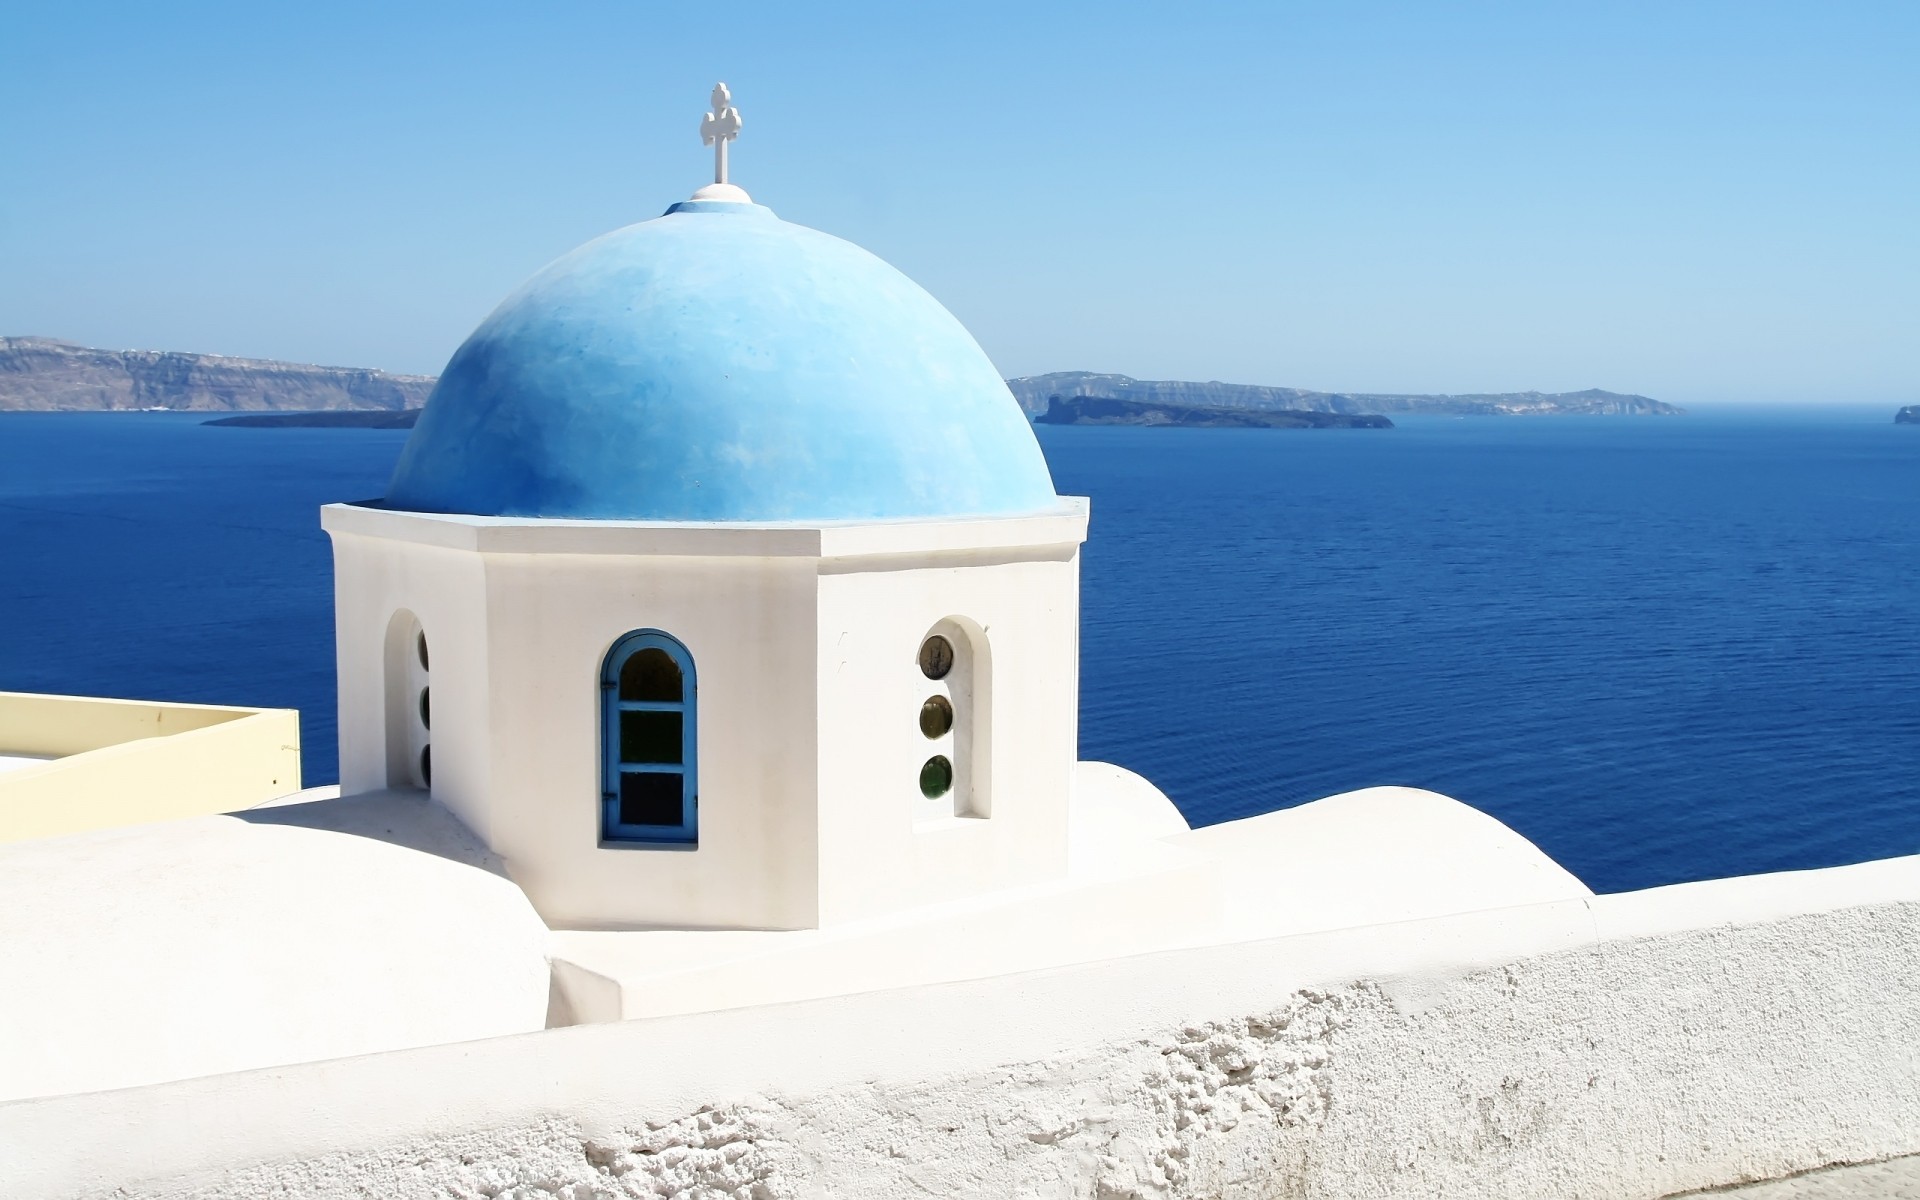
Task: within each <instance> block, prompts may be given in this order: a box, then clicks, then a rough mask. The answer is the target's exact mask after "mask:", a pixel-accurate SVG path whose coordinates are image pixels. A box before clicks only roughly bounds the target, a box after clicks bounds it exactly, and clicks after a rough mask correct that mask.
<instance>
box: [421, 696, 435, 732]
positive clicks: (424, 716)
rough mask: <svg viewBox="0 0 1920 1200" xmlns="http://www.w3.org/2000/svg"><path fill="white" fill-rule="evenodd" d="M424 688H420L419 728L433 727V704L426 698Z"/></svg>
mask: <svg viewBox="0 0 1920 1200" xmlns="http://www.w3.org/2000/svg"><path fill="white" fill-rule="evenodd" d="M427 690H428V689H426V688H421V689H420V728H422V729H432V728H433V704H432V703H431V702H430V701H429V700H428V699H427Z"/></svg>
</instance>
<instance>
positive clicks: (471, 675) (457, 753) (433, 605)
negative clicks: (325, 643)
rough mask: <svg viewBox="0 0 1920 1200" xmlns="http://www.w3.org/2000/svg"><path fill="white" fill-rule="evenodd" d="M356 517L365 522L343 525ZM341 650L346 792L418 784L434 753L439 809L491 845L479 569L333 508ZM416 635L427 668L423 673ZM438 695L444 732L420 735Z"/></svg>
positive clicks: (436, 709) (369, 516)
mask: <svg viewBox="0 0 1920 1200" xmlns="http://www.w3.org/2000/svg"><path fill="white" fill-rule="evenodd" d="M341 512H345V513H347V514H349V515H350V516H353V517H358V518H359V519H360V520H359V522H358V523H347V524H343V523H342V522H341V521H340V520H338V519H337V518H334V514H336V513H341ZM322 517H323V524H325V525H326V527H327V530H328V532H329V533H330V534H331V535H332V537H333V571H334V646H335V651H334V653H335V665H336V674H337V677H338V684H337V686H338V692H339V726H340V788H341V791H342V793H343V794H346V795H354V794H357V793H362V792H374V791H380V790H382V789H385V788H388V787H394V786H412V785H413V784H414V783H415V782H416V781H417V780H418V779H419V777H420V773H419V758H420V754H419V752H420V750H421V749H423V748H425V747H427V746H429V745H430V746H431V747H432V748H433V755H432V776H433V778H432V786H431V787H430V788H427V789H425V790H427V791H430V792H431V793H432V795H433V797H434V799H436V800H438V801H439V802H440V803H442V804H444V805H446V806H447V807H448V808H449V809H451V810H452V811H453V812H455V813H456V814H457V815H459V817H460V818H461V819H462V820H463V821H465V822H466V823H467V825H468V827H469V828H471V829H472V830H473V831H474V832H475V833H477V834H480V835H481V836H482V837H485V836H486V824H487V814H486V812H485V808H484V804H483V802H482V797H483V796H484V795H485V794H486V786H487V782H486V774H485V772H486V759H485V756H484V755H483V754H480V753H476V751H478V750H479V749H481V748H483V747H484V746H485V745H486V738H487V734H486V721H487V714H488V695H489V687H488V682H487V656H486V645H487V628H488V624H487V611H486V591H485V575H484V573H483V571H482V569H481V563H480V561H479V560H478V559H477V558H476V557H474V556H473V555H470V554H463V553H461V552H460V551H458V550H457V549H454V548H450V547H447V546H441V545H433V544H423V543H420V542H414V541H405V540H396V539H391V538H386V537H380V536H368V534H369V533H373V532H377V531H379V530H380V529H381V528H382V527H383V525H382V522H381V519H382V518H386V519H387V520H388V521H391V520H392V519H393V515H392V514H385V513H379V512H374V511H370V510H361V509H353V508H350V507H348V506H345V505H330V506H328V507H327V508H326V509H323V510H322ZM415 626H417V632H418V634H419V636H420V637H423V638H425V640H426V644H427V651H428V662H429V664H430V666H429V667H427V668H424V669H423V668H421V667H420V666H419V662H418V658H417V653H418V643H417V641H414V640H413V639H411V638H409V637H408V636H407V630H408V629H409V628H412V627H415ZM419 686H431V688H432V707H433V721H432V724H433V728H432V729H430V730H427V729H412V728H409V727H408V726H407V722H409V721H411V720H412V719H413V706H414V705H415V704H416V703H417V688H418V687H419Z"/></svg>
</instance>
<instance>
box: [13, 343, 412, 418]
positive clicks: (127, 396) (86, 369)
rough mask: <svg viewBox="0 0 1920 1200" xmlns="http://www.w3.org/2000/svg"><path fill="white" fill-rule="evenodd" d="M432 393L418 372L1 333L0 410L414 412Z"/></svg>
mask: <svg viewBox="0 0 1920 1200" xmlns="http://www.w3.org/2000/svg"><path fill="white" fill-rule="evenodd" d="M432 390H433V380H432V379H431V378H429V377H427V376H425V375H389V374H387V373H386V372H385V371H369V370H364V369H359V368H354V367H314V366H307V365H305V364H303V363H283V362H269V361H266V360H263V359H254V358H222V357H221V356H219V355H217V354H177V353H173V352H170V351H162V350H94V349H90V348H88V347H86V346H76V345H74V344H73V343H72V342H60V341H54V340H53V339H51V338H35V337H0V411H6V410H38V411H57V410H67V409H73V410H92V411H98V410H101V409H140V408H177V409H191V410H195V411H201V412H240V411H258V410H262V409H302V410H319V409H389V410H391V409H401V408H418V407H419V406H420V405H422V404H425V403H426V402H427V393H428V392H430V391H432Z"/></svg>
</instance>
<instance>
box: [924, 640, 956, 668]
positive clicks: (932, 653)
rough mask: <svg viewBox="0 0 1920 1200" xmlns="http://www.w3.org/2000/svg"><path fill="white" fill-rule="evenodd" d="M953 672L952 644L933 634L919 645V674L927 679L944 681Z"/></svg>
mask: <svg viewBox="0 0 1920 1200" xmlns="http://www.w3.org/2000/svg"><path fill="white" fill-rule="evenodd" d="M951 670H953V643H952V642H949V641H948V640H947V639H946V638H943V637H941V636H940V635H939V634H937V633H936V634H934V635H933V636H932V637H930V638H928V639H927V640H926V641H924V642H921V643H920V673H921V674H923V675H925V676H926V677H927V678H928V679H945V678H946V677H947V672H948V671H951Z"/></svg>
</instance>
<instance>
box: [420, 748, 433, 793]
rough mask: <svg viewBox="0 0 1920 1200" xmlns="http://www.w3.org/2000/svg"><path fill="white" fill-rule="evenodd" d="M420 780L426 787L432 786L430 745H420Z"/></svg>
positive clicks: (431, 753)
mask: <svg viewBox="0 0 1920 1200" xmlns="http://www.w3.org/2000/svg"><path fill="white" fill-rule="evenodd" d="M420 782H421V783H422V784H423V785H425V786H427V787H432V786H433V747H432V746H422V747H420Z"/></svg>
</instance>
